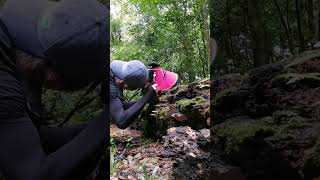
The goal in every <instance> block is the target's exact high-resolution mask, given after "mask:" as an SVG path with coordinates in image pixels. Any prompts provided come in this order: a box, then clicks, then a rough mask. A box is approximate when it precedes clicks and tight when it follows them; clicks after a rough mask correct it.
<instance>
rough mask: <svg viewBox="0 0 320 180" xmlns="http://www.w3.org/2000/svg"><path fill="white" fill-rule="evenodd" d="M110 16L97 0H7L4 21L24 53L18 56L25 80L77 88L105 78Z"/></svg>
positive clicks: (19, 66)
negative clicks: (57, 0)
mask: <svg viewBox="0 0 320 180" xmlns="http://www.w3.org/2000/svg"><path fill="white" fill-rule="evenodd" d="M108 15H109V10H108V9H107V8H106V7H105V6H104V5H102V4H101V3H99V2H98V1H95V0H80V1H79V0H62V1H59V2H53V1H45V0H32V1H21V0H8V2H7V3H6V4H5V6H4V8H3V9H2V12H1V20H2V21H3V23H4V24H5V26H6V28H7V29H8V32H9V34H10V38H11V39H12V41H13V42H14V44H15V47H17V49H19V50H22V52H24V53H19V54H20V55H18V58H17V64H18V68H19V69H20V71H22V73H23V76H24V78H27V79H28V80H32V81H37V82H40V83H41V84H42V85H45V86H47V87H49V88H52V89H58V90H75V89H80V88H82V87H84V86H86V85H88V84H89V83H91V82H94V81H101V80H102V79H103V78H104V76H106V68H107V66H106V63H107V61H106V60H107V55H108V53H109V43H108V36H109V16H108ZM25 54H28V55H29V57H28V56H27V55H25Z"/></svg>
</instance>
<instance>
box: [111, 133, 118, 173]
mask: <svg viewBox="0 0 320 180" xmlns="http://www.w3.org/2000/svg"><path fill="white" fill-rule="evenodd" d="M110 144H111V146H110V175H111V176H116V175H117V174H118V171H117V165H118V163H119V161H118V160H116V158H115V157H116V155H117V152H118V149H117V145H116V144H115V142H114V139H113V138H111V139H110Z"/></svg>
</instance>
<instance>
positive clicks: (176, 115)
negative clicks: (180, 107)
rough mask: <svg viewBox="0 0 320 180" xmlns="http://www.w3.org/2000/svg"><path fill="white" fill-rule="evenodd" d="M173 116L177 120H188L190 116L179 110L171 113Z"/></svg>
mask: <svg viewBox="0 0 320 180" xmlns="http://www.w3.org/2000/svg"><path fill="white" fill-rule="evenodd" d="M171 117H172V118H174V119H175V120H177V121H186V120H188V117H187V116H186V115H185V114H182V113H179V112H177V113H173V114H171Z"/></svg>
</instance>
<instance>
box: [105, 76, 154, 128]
mask: <svg viewBox="0 0 320 180" xmlns="http://www.w3.org/2000/svg"><path fill="white" fill-rule="evenodd" d="M109 86H110V91H109V97H110V114H111V118H112V119H113V120H114V121H115V123H116V124H117V126H118V127H119V128H121V129H125V128H127V127H128V126H129V125H130V123H131V122H132V121H133V120H134V119H136V118H137V117H138V116H139V114H140V113H141V111H142V109H143V107H144V106H145V105H146V104H147V103H148V102H150V101H151V100H152V99H153V97H154V96H155V91H154V90H153V88H152V87H151V85H150V84H149V85H148V86H147V88H146V89H147V90H146V94H145V95H144V96H143V97H142V98H141V99H139V100H138V101H137V102H125V99H124V97H123V90H122V89H120V88H119V87H118V86H117V84H116V82H115V77H114V75H113V73H112V71H111V70H110V84H109Z"/></svg>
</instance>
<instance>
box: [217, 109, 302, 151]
mask: <svg viewBox="0 0 320 180" xmlns="http://www.w3.org/2000/svg"><path fill="white" fill-rule="evenodd" d="M303 126H304V119H303V118H302V117H300V116H298V115H297V114H296V113H294V112H291V111H277V112H275V113H273V116H267V117H264V118H262V119H258V120H255V121H253V120H251V121H249V120H248V121H245V120H241V121H234V120H232V119H229V120H227V121H225V122H223V123H221V124H219V125H217V126H215V127H214V128H213V132H214V136H218V137H220V138H222V139H225V146H224V149H225V151H226V153H227V154H230V153H232V152H238V151H240V150H241V146H242V145H244V144H245V143H246V142H248V141H251V142H254V141H255V140H256V139H260V140H261V139H264V138H268V137H273V138H275V139H288V138H296V137H298V135H297V134H296V133H298V131H296V129H299V128H302V127H303ZM266 141H267V139H266Z"/></svg>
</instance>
